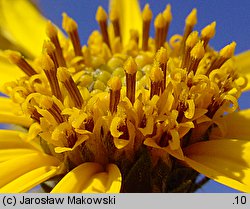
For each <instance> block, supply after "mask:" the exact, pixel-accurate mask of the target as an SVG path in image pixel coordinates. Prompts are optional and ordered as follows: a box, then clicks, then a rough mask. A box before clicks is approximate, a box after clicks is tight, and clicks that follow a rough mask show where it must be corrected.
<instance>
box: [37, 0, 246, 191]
mask: <svg viewBox="0 0 250 209" xmlns="http://www.w3.org/2000/svg"><path fill="white" fill-rule="evenodd" d="M146 3H149V4H150V7H151V9H152V10H153V13H154V17H155V16H156V15H157V14H158V13H159V12H162V11H163V10H164V9H165V6H166V4H168V3H170V4H171V6H172V13H173V21H172V23H171V26H170V30H169V35H168V37H170V36H172V35H173V34H175V33H180V34H182V32H183V28H184V24H185V17H186V16H187V15H188V14H189V12H190V11H191V10H192V9H193V8H197V10H198V24H197V26H196V27H195V29H196V30H200V29H202V28H203V27H204V26H206V25H207V24H209V23H211V22H213V21H216V22H217V27H216V35H215V37H214V39H213V40H211V41H210V44H211V45H212V46H213V47H214V48H215V49H217V50H219V49H221V48H222V47H223V46H225V45H227V44H229V43H230V42H232V41H236V43H237V47H236V54H237V53H240V52H243V51H245V50H248V49H250V1H249V0H238V1H233V0H220V1H219V0H209V1H208V0H206V1H205V0H204V1H202V0H196V1H195V0H160V1H159V0H147V1H146V0H141V1H140V4H141V7H142V8H143V7H144V5H145V4H146ZM98 5H102V6H103V7H104V8H105V9H106V10H107V9H108V0H91V1H89V0H40V1H39V7H40V9H41V10H42V13H43V14H44V16H45V17H47V18H48V19H50V20H52V22H54V23H55V24H57V25H58V26H61V20H62V16H61V14H62V12H66V13H68V15H70V16H71V17H73V18H74V19H75V20H76V21H77V22H78V26H79V33H80V38H81V41H82V44H86V41H87V39H88V36H89V35H90V33H91V32H92V31H93V30H95V29H98V28H99V27H98V24H97V23H96V21H95V12H96V9H97V7H98ZM151 28H153V23H152V25H151ZM153 35H154V31H153V30H151V36H153ZM249 98H250V93H245V94H243V96H242V97H241V98H240V101H239V103H240V107H241V109H245V108H247V106H248V107H249V103H250V102H249V101H250V99H249ZM198 192H237V191H235V190H233V189H230V188H228V187H226V186H223V185H221V184H218V183H216V182H214V181H210V182H209V183H207V184H206V185H205V186H204V187H203V188H202V189H200V190H199V191H198Z"/></svg>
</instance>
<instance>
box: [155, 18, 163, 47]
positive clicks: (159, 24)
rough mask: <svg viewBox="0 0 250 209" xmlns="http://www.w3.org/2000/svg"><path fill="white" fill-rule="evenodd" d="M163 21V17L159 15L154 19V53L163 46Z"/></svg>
mask: <svg viewBox="0 0 250 209" xmlns="http://www.w3.org/2000/svg"><path fill="white" fill-rule="evenodd" d="M165 25H166V23H165V19H164V17H163V15H162V14H161V13H160V14H158V15H157V17H156V18H155V22H154V26H155V49H156V51H157V50H158V49H160V47H161V46H163V44H164V27H165Z"/></svg>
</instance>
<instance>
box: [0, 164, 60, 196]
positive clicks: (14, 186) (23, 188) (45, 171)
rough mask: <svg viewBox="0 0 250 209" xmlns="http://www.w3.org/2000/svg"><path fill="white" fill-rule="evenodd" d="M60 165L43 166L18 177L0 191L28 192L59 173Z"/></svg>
mask: <svg viewBox="0 0 250 209" xmlns="http://www.w3.org/2000/svg"><path fill="white" fill-rule="evenodd" d="M58 170H59V167H56V166H43V167H40V168H37V169H34V170H32V171H30V172H28V173H25V174H24V175H22V176H20V177H18V178H16V179H15V180H13V181H11V182H10V183H8V184H7V185H5V186H3V187H2V188H1V189H0V193H20V192H27V191H29V190H30V189H32V188H33V187H35V186H36V185H39V184H40V183H42V182H44V181H46V180H48V179H49V178H51V177H53V176H55V175H57V174H58Z"/></svg>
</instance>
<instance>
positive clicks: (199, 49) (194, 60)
mask: <svg viewBox="0 0 250 209" xmlns="http://www.w3.org/2000/svg"><path fill="white" fill-rule="evenodd" d="M204 55H205V49H204V46H203V43H202V41H199V42H198V43H197V44H196V45H195V46H194V47H193V49H192V50H191V52H190V58H191V60H190V63H189V66H188V69H187V70H188V72H190V71H193V72H194V73H195V72H196V70H197V67H198V65H199V63H200V61H201V59H202V58H203V57H204Z"/></svg>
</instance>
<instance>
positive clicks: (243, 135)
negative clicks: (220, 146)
mask: <svg viewBox="0 0 250 209" xmlns="http://www.w3.org/2000/svg"><path fill="white" fill-rule="evenodd" d="M219 123H221V127H220V128H221V130H220V128H219V127H216V128H214V129H212V132H211V134H210V139H216V138H222V137H223V138H230V139H240V140H248V141H249V140H250V128H249V127H250V109H246V110H241V111H239V112H234V113H231V114H228V115H225V116H223V117H222V118H221V119H219Z"/></svg>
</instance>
